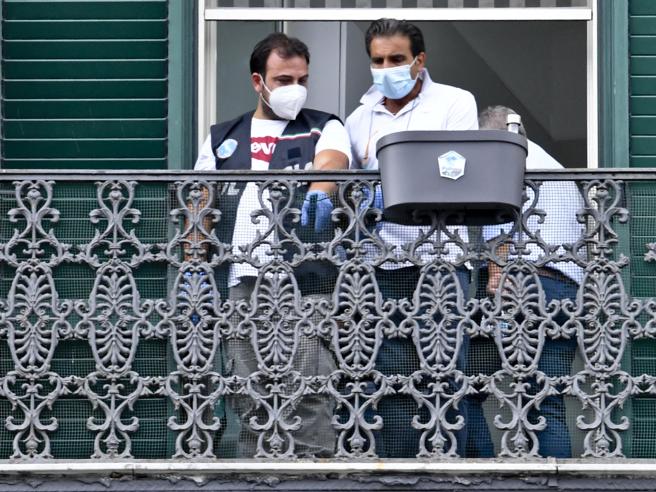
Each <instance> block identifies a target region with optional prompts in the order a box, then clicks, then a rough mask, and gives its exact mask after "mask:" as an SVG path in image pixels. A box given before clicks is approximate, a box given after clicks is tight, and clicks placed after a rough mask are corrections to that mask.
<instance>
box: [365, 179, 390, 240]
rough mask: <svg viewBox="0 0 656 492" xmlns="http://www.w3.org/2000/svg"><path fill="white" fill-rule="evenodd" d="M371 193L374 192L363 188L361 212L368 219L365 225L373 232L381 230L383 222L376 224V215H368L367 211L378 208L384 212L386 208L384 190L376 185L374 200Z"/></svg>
mask: <svg viewBox="0 0 656 492" xmlns="http://www.w3.org/2000/svg"><path fill="white" fill-rule="evenodd" d="M371 193H372V192H371V190H370V189H369V188H368V187H364V188H362V195H363V197H362V201H361V202H360V206H359V211H360V214H362V215H363V216H364V217H365V218H366V220H365V224H366V227H367V230H369V231H370V232H373V231H374V230H379V228H380V227H381V222H380V221H377V222H374V215H375V214H367V210H368V209H374V208H377V209H379V210H380V211H381V212H382V211H383V207H384V205H383V189H382V188H381V186H380V185H379V184H378V185H374V189H373V195H374V196H373V198H371Z"/></svg>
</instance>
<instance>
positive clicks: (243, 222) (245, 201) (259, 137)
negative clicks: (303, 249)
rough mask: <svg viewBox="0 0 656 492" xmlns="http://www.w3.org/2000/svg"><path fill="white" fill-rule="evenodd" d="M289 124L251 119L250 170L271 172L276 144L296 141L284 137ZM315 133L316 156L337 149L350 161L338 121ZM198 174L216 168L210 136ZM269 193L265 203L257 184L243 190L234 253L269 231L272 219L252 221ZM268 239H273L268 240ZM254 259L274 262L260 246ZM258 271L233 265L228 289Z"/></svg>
mask: <svg viewBox="0 0 656 492" xmlns="http://www.w3.org/2000/svg"><path fill="white" fill-rule="evenodd" d="M287 123H288V121H285V120H263V119H258V118H252V120H251V169H252V170H254V171H266V170H268V169H269V163H270V161H271V157H272V156H273V152H274V150H275V148H276V144H277V143H278V141H279V140H280V139H283V138H284V139H287V138H294V135H285V136H282V132H283V131H284V130H285V127H286V126H287ZM312 132H319V133H320V134H321V136H320V137H319V140H318V141H317V144H316V146H315V154H318V153H319V152H321V151H322V150H338V151H340V152H342V153H343V154H344V155H346V156H347V157H348V158H349V162H350V160H351V150H350V144H349V140H348V134H347V133H346V130H345V129H344V126H343V125H342V124H341V123H340V122H339V121H338V120H330V121H328V122H327V123H326V124H325V125H324V127H323V131H321V130H318V129H312ZM311 167H312V162H308V163H306V165H305V169H310V168H311ZM194 169H195V170H196V171H210V170H214V169H216V161H215V158H214V155H213V154H212V139H211V136H209V135H208V137H207V138H206V139H205V142H204V143H203V146H202V147H201V151H200V154H199V155H198V159H197V160H196V165H195V166H194ZM269 206H270V204H269V201H268V193H267V192H266V190H265V191H264V193H262V203H260V200H259V198H258V186H257V184H255V183H248V184H247V185H246V187H245V188H244V192H243V193H242V196H241V199H240V201H239V206H238V207H237V217H236V218H235V229H234V233H233V237H232V246H233V253H234V254H237V255H238V254H242V252H241V251H240V249H239V246H247V245H248V244H251V243H252V242H253V241H254V240H255V238H256V236H257V233H258V231H259V232H260V233H261V234H265V233H266V231H267V229H268V228H269V220H268V219H267V218H266V217H264V216H259V217H257V218H256V219H255V220H256V223H254V222H253V219H252V218H251V212H253V211H254V210H259V209H262V208H263V207H269ZM265 240H272V239H271V238H267V239H265ZM252 256H253V257H257V258H258V260H259V262H260V263H264V262H267V261H270V260H271V258H272V257H271V255H270V248H269V246H268V245H266V244H264V245H260V246H258V247H257V248H256V249H255V250H254V251H253V255H252ZM257 273H258V272H257V269H256V268H254V267H253V266H251V265H248V264H246V263H233V264H232V265H231V266H230V273H229V277H228V286H229V287H234V286H235V285H237V284H238V283H239V282H240V278H241V277H244V276H257Z"/></svg>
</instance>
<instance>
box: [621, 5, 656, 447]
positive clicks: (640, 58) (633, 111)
mask: <svg viewBox="0 0 656 492" xmlns="http://www.w3.org/2000/svg"><path fill="white" fill-rule="evenodd" d="M628 8H629V55H630V58H629V64H630V65H629V66H630V72H629V96H630V99H629V138H630V148H629V155H630V159H629V161H630V166H631V167H656V2H655V1H654V0H629V2H628ZM627 193H628V202H627V204H628V207H629V209H630V210H631V215H632V218H631V221H630V223H629V226H628V227H629V233H628V236H629V240H630V258H631V264H630V289H631V290H630V292H631V295H633V296H635V297H642V298H644V297H653V296H656V264H655V263H653V262H651V263H648V262H645V260H644V254H645V252H646V249H645V244H647V243H650V242H653V240H654V231H656V187H655V186H654V183H653V182H652V183H634V184H631V185H630V186H628V187H627ZM629 350H630V352H629V360H628V361H627V362H628V364H629V366H628V367H630V370H631V373H632V374H634V375H638V374H656V343H654V341H653V340H638V341H634V342H633V343H631V345H630V347H629ZM628 367H627V368H628ZM628 409H629V415H628V416H629V418H630V419H631V429H630V431H629V432H628V433H627V436H626V437H627V439H626V440H625V445H626V452H627V455H628V456H629V457H633V458H654V457H656V426H655V425H654V424H656V419H655V416H656V399H654V398H651V397H642V396H641V397H636V398H634V399H632V401H631V404H630V406H629V407H628Z"/></svg>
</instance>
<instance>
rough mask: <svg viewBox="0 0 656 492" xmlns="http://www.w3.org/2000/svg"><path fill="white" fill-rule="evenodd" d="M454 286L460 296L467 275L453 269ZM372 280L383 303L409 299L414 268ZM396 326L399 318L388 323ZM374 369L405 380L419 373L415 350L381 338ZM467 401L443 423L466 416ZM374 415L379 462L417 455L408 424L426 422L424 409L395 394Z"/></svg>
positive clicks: (462, 435)
mask: <svg viewBox="0 0 656 492" xmlns="http://www.w3.org/2000/svg"><path fill="white" fill-rule="evenodd" d="M457 277H458V282H459V283H460V286H461V288H462V289H463V292H467V289H468V287H469V272H468V271H467V270H465V269H457ZM376 280H377V282H378V287H379V289H380V291H381V294H382V297H383V299H384V300H385V299H404V298H406V299H412V296H413V293H414V290H415V288H416V286H417V283H418V280H419V269H418V268H417V267H408V268H400V269H397V270H382V269H379V270H377V274H376ZM392 321H393V322H394V323H396V324H398V323H400V322H401V321H402V317H401V316H398V315H397V316H395V317H394V318H393V320H392ZM468 342H469V339H468V337H465V338H464V339H463V343H462V347H461V352H460V354H459V355H458V369H461V370H462V369H463V368H464V363H465V359H466V353H467V347H468ZM376 369H377V370H378V371H380V372H381V373H383V374H384V375H395V374H400V375H405V376H408V375H410V374H412V373H413V372H415V371H418V370H419V357H418V355H417V349H416V347H415V345H414V343H413V341H412V340H411V339H407V338H406V339H399V338H394V339H390V338H384V339H383V341H382V343H381V346H380V348H379V351H378V356H377V358H376ZM466 407H467V401H466V400H463V401H461V402H460V405H459V408H458V411H455V410H450V411H449V412H448V413H447V419H449V421H453V420H454V419H455V418H456V416H457V415H458V414H461V415H465V416H466V415H467V408H466ZM378 415H380V416H381V417H382V419H383V428H382V429H381V430H380V431H378V432H377V433H376V450H377V454H378V456H380V457H381V458H410V457H415V456H416V455H417V453H418V452H419V440H420V437H421V432H420V431H418V430H417V429H414V428H413V427H412V420H413V418H414V416H415V415H419V417H420V419H421V421H424V422H425V421H427V420H428V417H429V416H428V413H427V411H426V409H425V408H422V409H418V408H417V403H416V402H415V401H414V399H413V398H412V397H410V396H408V395H401V394H396V395H392V396H388V397H385V398H383V400H382V401H381V402H380V403H379V405H378ZM466 432H467V429H466V428H463V429H461V430H460V431H458V432H457V435H456V438H457V441H458V453H459V454H461V455H463V454H462V453H463V452H464V445H465V442H466Z"/></svg>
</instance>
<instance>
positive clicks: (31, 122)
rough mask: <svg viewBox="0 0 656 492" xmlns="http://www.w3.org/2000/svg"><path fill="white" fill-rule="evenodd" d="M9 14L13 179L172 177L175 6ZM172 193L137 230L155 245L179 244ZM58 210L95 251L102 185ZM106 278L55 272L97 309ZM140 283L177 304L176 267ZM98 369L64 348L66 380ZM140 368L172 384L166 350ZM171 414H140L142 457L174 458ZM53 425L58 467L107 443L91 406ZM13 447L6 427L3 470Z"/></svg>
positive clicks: (95, 6)
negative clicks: (131, 173) (170, 279)
mask: <svg viewBox="0 0 656 492" xmlns="http://www.w3.org/2000/svg"><path fill="white" fill-rule="evenodd" d="M172 1H179V0H172ZM1 8H2V59H1V61H2V64H1V68H2V142H1V144H2V155H1V162H0V164H1V166H2V167H3V168H14V169H72V168H78V169H80V168H82V169H135V170H137V169H165V168H166V167H167V137H168V136H167V127H168V113H169V110H168V108H169V104H168V92H169V88H170V85H169V74H168V62H169V60H168V58H169V55H168V53H169V39H168V34H169V12H168V11H169V2H168V1H167V0H143V1H141V0H130V1H126V0H123V1H121V0H114V1H98V0H84V1H79V0H78V1H71V0H68V1H62V0H48V1H28V0H3V1H2V5H1ZM178 75H179V74H178ZM167 193H168V191H167V188H166V185H165V184H156V183H153V184H148V185H146V184H142V185H139V187H138V190H137V194H136V199H135V203H134V206H135V207H136V208H138V209H139V210H141V211H142V216H141V219H140V222H139V224H138V225H137V226H136V227H135V230H136V234H137V236H138V237H139V238H140V239H141V240H142V241H144V242H146V243H161V242H166V240H167V234H168V232H169V231H168V230H167V227H168V212H169V209H170V208H169V207H170V204H169V203H168V202H167V200H168V198H167ZM0 195H2V196H0V201H2V202H3V203H2V204H0V216H4V217H6V214H7V207H8V206H13V204H14V203H15V201H14V199H13V197H12V190H11V187H9V188H7V189H3V190H0ZM2 198H6V199H5V200H2ZM52 206H53V207H54V208H56V209H58V210H60V211H61V213H62V217H63V219H62V220H60V221H59V223H58V224H57V225H56V226H55V234H56V236H57V238H58V239H59V240H60V241H62V242H64V243H69V244H74V245H80V244H85V243H88V242H89V241H90V240H91V238H92V237H93V234H94V230H95V227H96V226H94V225H93V224H92V223H91V222H90V221H89V213H90V211H91V210H93V209H94V208H98V202H97V197H96V192H95V186H94V184H93V183H81V184H71V183H69V184H66V183H63V184H58V185H57V186H56V189H55V196H54V200H53V204H52ZM2 231H3V232H2V233H3V234H6V233H7V231H6V228H5V229H2ZM6 240H7V238H6V237H4V235H3V236H2V237H0V241H6ZM94 278H95V272H94V271H93V270H92V269H91V268H89V267H88V266H85V265H76V264H64V265H61V266H60V267H58V268H57V270H56V272H55V284H56V287H57V290H58V293H59V296H60V298H62V299H73V300H75V299H85V298H86V297H87V296H88V295H89V293H90V291H91V288H92V285H93V280H94ZM12 279H13V272H12V271H11V269H10V268H8V267H7V266H6V265H0V297H5V296H6V295H7V292H8V289H9V286H10V284H11V282H12ZM135 280H136V282H137V287H138V289H139V291H140V294H141V297H142V298H150V299H158V298H163V297H165V296H166V295H167V292H166V280H167V272H166V266H165V265H164V264H157V263H153V264H148V265H144V266H143V267H141V268H139V269H138V270H136V271H135ZM0 361H2V363H0V372H2V373H6V372H7V371H9V370H11V357H9V353H8V351H7V345H6V344H0ZM94 367H95V364H94V360H93V357H92V354H91V349H90V347H89V344H88V342H87V341H85V340H65V341H61V342H60V343H59V345H58V347H57V351H56V352H55V356H54V358H53V361H52V368H53V370H54V371H56V372H58V373H59V374H62V375H74V376H86V375H88V374H90V373H91V372H93V371H94ZM133 368H134V370H135V371H136V372H138V373H139V374H140V375H141V376H165V375H166V374H168V372H169V371H170V369H171V366H170V361H169V357H168V354H167V344H166V341H165V340H163V339H158V340H140V342H139V347H138V350H137V355H136V360H135V363H134V366H133ZM170 412H171V409H170V407H169V403H168V401H167V399H166V398H165V397H163V396H157V397H148V398H140V399H139V400H138V401H137V402H136V404H135V407H134V413H133V415H136V416H137V417H139V422H140V423H139V429H138V430H137V431H136V432H135V433H134V435H133V436H132V437H133V443H132V454H133V456H135V457H137V458H164V457H167V456H170V454H171V453H170V447H169V446H170V442H171V441H170V439H171V433H170V432H169V431H168V429H167V419H168V415H170ZM9 415H11V409H10V408H9V404H8V403H7V401H6V400H3V401H0V421H1V422H4V421H5V419H6V417H7V416H9ZM50 415H52V416H54V417H56V418H57V422H58V428H57V431H56V432H54V433H53V434H52V436H51V438H52V441H51V445H52V454H53V455H54V457H56V458H89V457H90V455H91V454H92V453H93V443H94V437H95V434H94V433H92V432H91V431H89V429H88V426H87V418H88V417H89V415H94V416H96V417H101V416H100V414H99V413H98V411H97V410H96V411H93V412H92V408H91V405H90V403H89V401H88V400H87V399H85V398H83V397H81V396H76V395H71V396H66V397H61V398H60V399H59V400H58V401H57V402H56V403H55V405H54V407H53V409H52V413H51V414H50ZM12 438H13V434H12V433H10V432H8V431H7V430H6V428H5V426H4V425H0V459H6V458H8V457H9V456H10V455H11V452H12V449H11V440H12Z"/></svg>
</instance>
